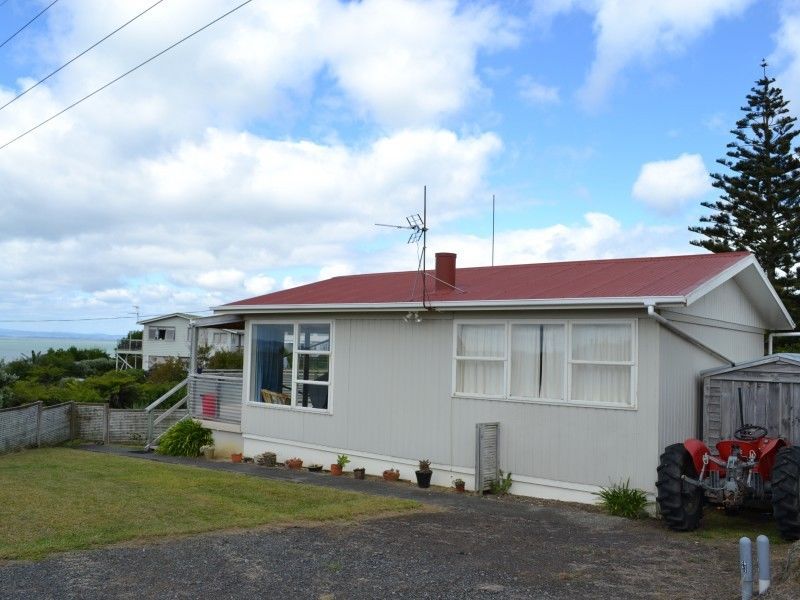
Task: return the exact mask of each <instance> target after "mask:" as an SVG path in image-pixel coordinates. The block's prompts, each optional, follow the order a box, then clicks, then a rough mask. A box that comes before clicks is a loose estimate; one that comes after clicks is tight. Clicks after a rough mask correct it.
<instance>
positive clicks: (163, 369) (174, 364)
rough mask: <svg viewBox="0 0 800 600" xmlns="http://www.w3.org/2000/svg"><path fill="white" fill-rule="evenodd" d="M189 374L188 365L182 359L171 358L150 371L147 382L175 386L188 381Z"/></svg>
mask: <svg viewBox="0 0 800 600" xmlns="http://www.w3.org/2000/svg"><path fill="white" fill-rule="evenodd" d="M187 373H188V371H187V370H186V365H185V364H184V362H183V361H182V360H181V359H180V358H175V357H170V358H168V359H166V360H165V361H164V362H162V363H159V364H157V365H156V366H154V367H153V368H152V369H150V371H148V373H147V382H148V383H171V384H172V385H175V384H176V383H179V382H181V381H183V380H184V379H186V375H187Z"/></svg>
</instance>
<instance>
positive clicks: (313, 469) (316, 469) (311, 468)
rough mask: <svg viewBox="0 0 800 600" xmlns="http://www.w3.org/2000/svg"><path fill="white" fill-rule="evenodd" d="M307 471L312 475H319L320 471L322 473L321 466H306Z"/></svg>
mask: <svg viewBox="0 0 800 600" xmlns="http://www.w3.org/2000/svg"><path fill="white" fill-rule="evenodd" d="M308 470H309V471H311V472H312V473H319V472H320V471H322V465H318V464H311V465H308Z"/></svg>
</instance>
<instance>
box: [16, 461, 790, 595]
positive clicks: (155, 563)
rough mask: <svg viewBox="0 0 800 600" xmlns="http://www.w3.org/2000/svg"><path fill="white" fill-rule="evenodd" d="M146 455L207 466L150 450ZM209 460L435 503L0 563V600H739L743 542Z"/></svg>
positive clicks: (575, 512) (555, 506)
mask: <svg viewBox="0 0 800 600" xmlns="http://www.w3.org/2000/svg"><path fill="white" fill-rule="evenodd" d="M101 450H104V451H114V452H118V451H117V450H113V449H108V448H105V449H101ZM139 458H147V459H150V460H161V461H164V462H184V463H186V462H190V463H191V464H201V463H198V462H196V461H187V460H186V459H177V460H176V459H169V458H165V457H154V456H153V455H140V456H139ZM204 466H208V463H206V464H205V465H204ZM212 466H213V467H214V468H219V469H224V470H234V471H240V472H248V473H252V474H257V475H259V476H267V477H272V478H281V479H289V480H293V481H306V482H313V483H318V484H322V485H327V486H335V487H341V488H346V489H359V490H363V491H367V492H369V493H381V494H387V495H394V496H402V497H412V498H418V499H421V500H422V501H423V502H425V503H426V505H428V506H429V507H431V508H432V510H428V511H424V512H420V513H416V514H411V515H409V514H404V515H402V516H399V517H390V518H381V519H369V520H361V521H358V522H353V523H338V524H330V525H321V526H313V527H312V526H303V527H286V528H274V527H271V528H261V529H251V530H247V531H227V532H220V533H210V534H202V535H195V536H186V537H180V538H170V539H163V540H160V541H156V542H147V543H128V544H120V545H116V546H111V547H106V548H102V549H97V550H89V551H76V552H69V553H64V554H60V555H54V556H51V557H50V558H48V559H46V560H43V561H39V562H27V561H12V562H6V563H0V598H8V599H17V598H19V599H26V600H27V599H30V598H37V599H49V598H52V599H62V598H64V599H66V598H76V599H78V598H80V599H94V598H97V599H101V598H102V599H106V598H122V599H124V598H131V599H133V598H136V599H141V598H214V599H216V598H313V599H318V600H322V599H324V600H331V599H339V598H542V599H550V598H559V599H561V598H563V599H568V598H569V599H573V598H581V597H586V598H619V599H625V598H663V599H667V598H669V599H673V598H698V599H700V598H703V599H705V598H731V599H733V598H736V597H737V591H738V589H739V573H738V565H737V552H738V547H737V544H736V543H735V542H732V543H730V544H719V543H710V542H705V541H700V540H697V539H695V538H693V537H689V536H685V535H677V534H673V533H671V532H668V531H666V530H665V529H663V528H662V527H661V526H660V524H658V523H656V522H653V521H645V522H632V521H627V520H624V519H619V518H613V517H608V516H606V515H603V514H600V513H598V512H596V511H591V510H586V509H583V508H577V507H574V506H569V505H564V504H560V503H548V502H540V501H539V502H537V501H533V500H521V499H515V498H506V499H496V498H481V497H477V496H462V495H457V494H454V493H452V492H442V491H437V490H419V489H417V488H415V487H412V486H410V485H404V484H402V483H401V484H387V483H383V482H379V481H354V480H352V479H350V478H334V477H331V476H330V475H326V474H311V473H291V472H288V471H285V470H282V469H269V468H264V467H259V466H256V465H231V464H228V463H212ZM794 591H796V590H794ZM789 593H790V594H791V593H792V591H790V592H789ZM781 597H782V596H781ZM786 597H787V598H788V597H792V596H786ZM795 597H798V596H795Z"/></svg>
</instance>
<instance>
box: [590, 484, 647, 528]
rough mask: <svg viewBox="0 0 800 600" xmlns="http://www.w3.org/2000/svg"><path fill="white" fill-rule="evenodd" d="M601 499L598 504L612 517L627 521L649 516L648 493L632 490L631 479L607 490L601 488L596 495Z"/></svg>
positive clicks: (636, 489)
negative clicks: (623, 518)
mask: <svg viewBox="0 0 800 600" xmlns="http://www.w3.org/2000/svg"><path fill="white" fill-rule="evenodd" d="M596 495H597V496H599V497H600V500H599V501H598V504H600V506H601V507H602V508H603V509H605V510H606V512H608V513H609V514H610V515H613V516H615V517H625V518H626V519H640V518H642V517H646V516H647V512H646V511H645V508H646V507H647V493H646V492H644V491H643V490H640V489H638V488H632V487H631V482H630V479H629V480H627V481H626V482H625V483H616V484H614V485H611V486H609V487H607V488H600V491H599V492H597V493H596Z"/></svg>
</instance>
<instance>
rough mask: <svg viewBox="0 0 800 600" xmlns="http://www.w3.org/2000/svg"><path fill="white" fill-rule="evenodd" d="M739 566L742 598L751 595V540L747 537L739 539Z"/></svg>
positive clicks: (750, 596) (745, 599) (745, 598)
mask: <svg viewBox="0 0 800 600" xmlns="http://www.w3.org/2000/svg"><path fill="white" fill-rule="evenodd" d="M739 568H740V569H741V571H742V600H751V598H752V597H753V542H751V541H750V538H749V537H743V538H740V539H739Z"/></svg>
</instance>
